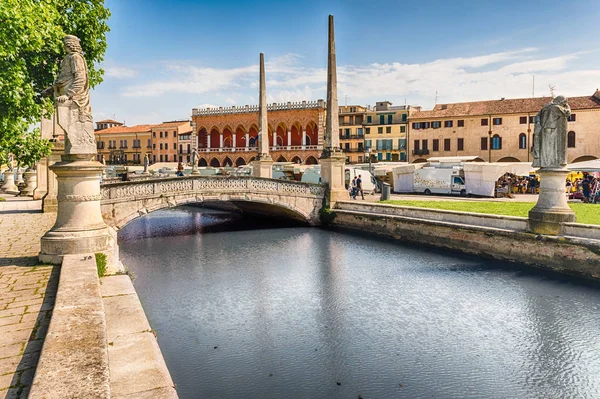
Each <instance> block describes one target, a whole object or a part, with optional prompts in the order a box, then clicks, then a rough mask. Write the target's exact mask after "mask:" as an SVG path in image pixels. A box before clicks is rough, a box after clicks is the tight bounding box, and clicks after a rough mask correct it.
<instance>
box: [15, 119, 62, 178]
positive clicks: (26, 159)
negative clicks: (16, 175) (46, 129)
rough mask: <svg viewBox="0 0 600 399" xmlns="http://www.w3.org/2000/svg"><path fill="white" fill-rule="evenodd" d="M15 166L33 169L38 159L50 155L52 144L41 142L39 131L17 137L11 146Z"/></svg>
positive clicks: (34, 130) (45, 141) (36, 129)
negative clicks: (15, 162)
mask: <svg viewBox="0 0 600 399" xmlns="http://www.w3.org/2000/svg"><path fill="white" fill-rule="evenodd" d="M12 148H13V154H14V156H15V160H16V161H17V165H19V166H25V165H26V166H28V167H30V168H33V167H34V166H35V164H37V163H38V162H39V161H40V159H42V158H43V157H45V156H46V155H49V154H50V151H51V150H52V143H50V142H49V141H48V140H42V138H41V134H40V129H38V128H35V129H33V131H30V132H26V133H25V134H23V135H21V136H19V137H18V138H17V139H16V140H15V141H14V142H13V145H12Z"/></svg>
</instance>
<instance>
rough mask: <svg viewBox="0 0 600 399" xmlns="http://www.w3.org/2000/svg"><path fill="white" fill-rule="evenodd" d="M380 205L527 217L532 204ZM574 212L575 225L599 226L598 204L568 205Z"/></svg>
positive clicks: (402, 202) (401, 202) (400, 202)
mask: <svg viewBox="0 0 600 399" xmlns="http://www.w3.org/2000/svg"><path fill="white" fill-rule="evenodd" d="M380 203H382V204H390V205H402V206H415V207H419V208H431V209H445V210H448V211H461V212H476V213H489V214H492V215H506V216H521V217H527V214H528V212H529V210H530V209H531V208H533V206H534V205H535V203H534V202H497V201H494V202H492V201H490V202H484V201H417V200H389V201H380ZM569 206H570V207H571V209H573V211H575V216H576V217H577V223H585V224H598V225H600V204H582V203H573V204H569Z"/></svg>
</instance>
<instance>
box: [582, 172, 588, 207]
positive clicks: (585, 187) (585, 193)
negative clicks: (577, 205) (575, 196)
mask: <svg viewBox="0 0 600 399" xmlns="http://www.w3.org/2000/svg"><path fill="white" fill-rule="evenodd" d="M581 188H582V190H583V202H585V203H588V202H589V200H590V181H589V180H588V178H587V177H586V178H585V179H583V182H582V183H581Z"/></svg>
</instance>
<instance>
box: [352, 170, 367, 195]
mask: <svg viewBox="0 0 600 399" xmlns="http://www.w3.org/2000/svg"><path fill="white" fill-rule="evenodd" d="M356 191H360V196H361V197H362V199H365V193H364V192H363V187H362V176H361V175H358V179H356ZM354 198H355V199H356V195H355V196H354Z"/></svg>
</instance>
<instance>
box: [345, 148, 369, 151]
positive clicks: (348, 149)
mask: <svg viewBox="0 0 600 399" xmlns="http://www.w3.org/2000/svg"><path fill="white" fill-rule="evenodd" d="M342 151H344V152H365V149H364V148H342Z"/></svg>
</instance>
